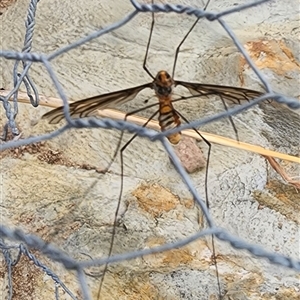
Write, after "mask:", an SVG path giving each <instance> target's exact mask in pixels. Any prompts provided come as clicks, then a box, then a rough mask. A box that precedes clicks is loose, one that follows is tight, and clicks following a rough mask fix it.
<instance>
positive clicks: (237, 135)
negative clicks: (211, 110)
mask: <svg viewBox="0 0 300 300" xmlns="http://www.w3.org/2000/svg"><path fill="white" fill-rule="evenodd" d="M219 97H220V98H221V100H222V103H223V105H224V108H225V109H226V110H228V108H227V105H226V102H225V101H224V99H223V97H222V95H219ZM228 118H229V121H230V123H231V125H232V128H233V131H234V133H235V137H236V140H237V141H238V142H239V141H240V140H239V134H238V131H237V129H236V127H235V125H234V122H233V118H232V116H229V117H228Z"/></svg>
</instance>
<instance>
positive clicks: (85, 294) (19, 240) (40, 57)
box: [0, 0, 300, 299]
mask: <svg viewBox="0 0 300 300" xmlns="http://www.w3.org/2000/svg"><path fill="white" fill-rule="evenodd" d="M130 2H131V4H132V12H131V13H129V14H128V15H126V16H125V17H124V18H122V19H121V20H118V21H116V22H115V23H113V24H111V25H108V26H107V27H104V28H102V29H100V30H97V31H95V32H93V33H91V34H89V35H87V36H86V37H84V38H82V39H79V40H77V41H75V42H73V43H70V44H68V45H67V46H65V47H61V48H60V49H59V50H56V51H55V52H53V53H50V54H47V55H46V54H38V53H34V52H31V49H32V43H33V41H34V28H35V15H36V11H37V8H38V5H42V2H41V3H39V1H37V0H35V1H34V0H32V1H30V5H29V7H28V13H27V19H26V22H25V26H26V33H25V38H24V47H23V48H22V50H21V51H12V50H1V52H0V57H2V58H4V59H6V60H15V61H16V62H15V65H14V68H13V82H14V87H13V88H12V89H11V91H10V93H9V94H8V95H6V96H5V97H2V96H1V98H0V99H1V102H2V104H3V108H4V111H5V114H6V118H7V121H6V122H4V130H3V136H2V138H3V140H6V138H7V135H8V133H10V132H11V133H12V134H13V136H18V135H19V133H20V132H19V129H18V126H17V125H16V121H17V120H18V90H19V88H20V86H21V84H22V83H24V86H25V87H26V90H27V94H28V97H29V99H30V102H31V104H32V105H33V106H34V107H37V106H38V105H39V94H38V89H37V87H36V86H35V84H34V79H33V78H31V77H30V68H31V66H32V65H33V64H35V63H42V64H43V66H44V67H45V68H46V70H47V72H48V74H49V76H50V78H51V80H52V82H53V84H54V86H55V88H56V89H57V92H58V94H59V96H60V98H61V99H62V100H63V103H64V112H65V118H66V121H67V124H66V125H64V126H62V127H61V128H59V129H57V130H53V131H52V132H50V133H48V134H43V135H39V136H34V137H29V138H26V139H17V140H14V141H7V142H5V143H2V144H1V151H3V150H6V149H10V148H15V147H19V146H24V145H28V144H31V143H37V142H42V141H46V140H49V139H52V138H54V137H56V136H59V135H61V134H62V133H63V132H66V131H68V130H70V129H71V128H77V129H78V128H104V129H116V130H119V131H127V132H130V133H134V134H137V135H138V136H141V137H145V138H147V139H149V140H150V141H159V142H160V143H161V145H162V146H163V148H164V150H165V152H166V153H167V154H168V155H169V157H170V158H171V160H172V162H173V164H174V167H175V169H176V171H177V172H178V174H179V175H180V177H181V179H182V182H184V184H185V185H186V186H187V188H188V190H189V192H190V193H191V194H192V197H193V199H194V201H195V202H196V203H197V205H198V206H199V207H200V208H201V211H202V212H203V215H204V217H205V220H206V222H207V224H208V226H209V229H203V230H200V231H199V232H197V233H195V234H192V235H190V236H188V237H187V238H184V239H181V240H180V241H177V242H173V243H168V244H164V245H162V246H159V247H153V248H150V249H144V250H139V251H130V252H128V253H124V254H118V255H113V256H111V257H106V258H100V259H96V258H95V259H87V260H80V261H79V260H77V259H74V258H71V257H70V256H69V255H68V254H67V253H65V251H63V250H62V249H59V248H58V247H56V246H54V245H52V244H49V243H47V242H46V241H43V240H42V239H40V238H39V237H38V236H37V235H34V234H26V233H24V232H23V231H22V230H20V229H12V228H10V227H9V226H6V225H1V227H0V232H1V234H0V236H1V239H0V249H1V251H2V256H3V261H4V262H5V265H4V268H5V269H4V271H0V274H1V275H3V277H4V275H5V276H6V278H7V287H8V289H7V295H5V297H7V298H8V299H13V295H16V294H14V293H16V292H15V289H16V288H17V283H16V282H14V280H13V276H12V272H13V270H14V268H15V266H16V265H17V264H20V261H21V260H22V258H23V257H27V259H28V260H29V261H31V262H32V263H33V264H34V265H35V266H36V267H37V268H40V269H41V271H42V272H44V273H45V274H47V275H48V276H50V277H51V279H52V280H53V285H54V288H53V294H54V295H53V298H56V299H59V298H60V293H59V290H63V291H64V292H65V293H66V294H67V295H69V297H70V298H71V299H77V297H76V296H75V293H74V292H72V291H71V290H70V289H69V288H68V284H66V283H64V281H63V280H61V279H60V276H59V275H57V274H55V272H54V271H53V270H52V269H51V267H49V266H47V263H46V262H43V263H42V262H41V261H40V260H39V259H37V258H36V256H35V255H34V254H33V253H35V252H38V253H39V254H43V255H44V256H45V257H47V258H48V259H50V260H51V261H52V262H55V263H60V264H62V266H63V267H64V268H65V269H66V270H67V271H68V272H71V271H72V272H75V274H76V277H77V280H78V287H79V290H80V293H81V297H82V298H83V299H92V295H91V292H90V288H89V286H88V283H87V279H86V274H85V270H86V269H87V268H90V267H93V266H103V265H105V264H107V263H113V262H120V261H127V260H130V259H134V258H138V257H144V256H145V255H148V254H154V253H159V252H162V251H167V250H172V249H178V248H179V247H183V246H185V245H188V244H189V243H191V242H193V241H196V240H198V239H200V238H203V237H204V236H209V235H214V236H215V237H216V238H217V239H219V240H221V241H225V242H226V243H228V244H230V245H231V246H232V247H234V248H235V249H242V250H247V251H249V252H250V253H251V254H253V255H255V256H256V257H260V258H265V259H267V260H268V261H269V262H270V263H272V264H277V265H281V266H285V267H287V268H291V269H293V270H296V271H300V261H299V260H298V261H297V260H296V259H292V258H290V257H288V256H284V255H281V254H278V253H275V252H271V251H268V250H266V249H264V248H262V247H260V246H257V245H255V244H252V243H249V242H246V241H244V240H242V239H240V238H237V237H236V236H234V235H231V234H230V233H228V231H227V230H225V229H223V228H219V227H218V226H216V225H215V222H214V220H213V218H212V216H211V214H210V212H209V211H208V209H207V207H206V205H205V203H204V201H203V198H202V197H201V196H200V194H199V193H198V192H197V189H196V187H195V185H194V183H193V182H192V180H191V178H190V177H189V176H188V174H187V173H186V171H185V170H184V168H183V167H182V166H181V163H180V161H179V160H178V158H177V157H176V155H175V154H174V150H173V148H172V147H171V146H170V144H169V143H168V142H167V141H166V139H165V137H166V136H168V135H170V133H174V132H179V131H181V130H183V129H186V128H194V127H199V126H203V125H205V124H208V123H210V122H214V121H216V120H220V119H222V118H224V117H228V116H231V115H236V114H238V113H241V112H243V111H245V110H247V109H248V108H250V107H252V106H255V105H257V104H258V103H260V102H262V101H263V100H265V99H273V100H274V101H276V102H278V103H282V104H285V105H287V106H288V107H290V108H291V109H297V108H299V107H300V104H299V101H298V100H297V99H293V98H290V97H287V96H285V95H282V94H279V93H275V92H274V91H273V90H272V88H271V86H270V84H269V83H268V81H267V80H266V79H265V78H264V77H263V75H262V74H261V72H260V71H259V69H258V68H257V67H256V66H255V64H254V63H253V62H252V60H251V59H250V57H249V54H248V53H247V52H246V51H245V50H244V47H243V46H242V44H241V43H240V42H239V41H238V39H237V37H236V36H235V34H234V33H233V31H232V30H231V29H230V27H229V26H228V25H227V23H226V22H225V21H224V20H223V19H222V18H223V17H225V16H228V15H231V14H234V13H236V12H240V11H244V10H246V9H248V8H250V7H254V6H259V5H264V3H266V2H268V1H266V0H263V1H256V2H249V3H246V4H243V5H238V6H235V7H233V8H230V9H227V10H224V11H222V12H220V13H213V12H210V11H204V10H202V9H199V8H196V7H190V6H185V5H174V4H141V3H138V2H136V1H134V0H131V1H130ZM151 12H154V13H158V12H161V13H166V14H167V13H171V12H173V13H177V14H186V15H190V16H195V17H196V18H205V19H207V20H208V21H210V22H218V23H219V24H220V25H221V27H222V28H223V29H224V30H225V32H226V33H227V34H228V36H229V37H230V38H231V39H232V41H233V43H234V44H235V46H236V47H237V49H238V50H239V51H240V53H241V54H242V55H243V57H244V58H245V59H246V61H247V63H248V64H249V66H250V67H251V68H252V70H253V71H254V73H255V74H256V75H257V77H258V78H259V79H260V81H261V83H262V85H263V86H264V89H265V91H266V92H265V93H264V95H263V96H261V97H258V98H257V99H255V100H253V101H250V102H249V103H246V104H244V105H241V106H238V107H235V108H233V109H229V110H227V111H225V112H222V113H218V114H216V115H213V116H211V117H207V118H202V119H201V120H197V121H193V122H191V123H189V124H184V125H182V126H180V128H176V129H172V130H167V131H165V132H160V133H157V132H156V131H153V130H150V129H148V128H145V127H141V126H138V125H135V124H132V123H130V122H126V121H115V120H111V119H94V118H91V119H76V120H73V119H71V118H70V115H69V105H68V101H67V96H66V93H65V91H64V89H63V88H62V85H61V84H60V81H59V79H58V77H57V75H56V73H55V71H54V70H53V68H52V65H51V61H53V60H54V59H56V58H58V57H59V56H61V55H63V54H64V53H67V52H68V51H70V50H72V49H75V48H76V47H79V46H81V45H84V44H86V43H87V42H89V41H92V40H94V39H96V38H99V37H101V36H103V35H105V34H107V33H110V32H113V31H114V30H116V29H118V28H120V27H122V26H124V25H125V24H126V23H128V22H130V21H131V20H132V19H133V18H135V17H136V16H137V15H138V14H141V13H148V14H149V13H151ZM20 63H21V64H22V68H23V69H22V72H21V73H18V69H19V65H20ZM11 97H12V98H13V99H12V101H11V100H10V99H11ZM27 263H29V262H27ZM129 298H130V297H129Z"/></svg>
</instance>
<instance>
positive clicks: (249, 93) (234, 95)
mask: <svg viewBox="0 0 300 300" xmlns="http://www.w3.org/2000/svg"><path fill="white" fill-rule="evenodd" d="M175 85H176V86H177V85H181V86H183V87H185V88H187V89H188V90H189V92H190V93H191V94H192V95H194V96H197V95H198V96H210V95H218V96H220V97H222V98H223V99H225V100H227V101H229V102H231V103H233V104H241V103H242V101H249V100H251V99H254V98H257V97H259V96H261V95H263V93H261V92H257V91H253V90H248V89H244V88H239V87H232V86H222V85H214V84H202V83H192V82H185V81H175Z"/></svg>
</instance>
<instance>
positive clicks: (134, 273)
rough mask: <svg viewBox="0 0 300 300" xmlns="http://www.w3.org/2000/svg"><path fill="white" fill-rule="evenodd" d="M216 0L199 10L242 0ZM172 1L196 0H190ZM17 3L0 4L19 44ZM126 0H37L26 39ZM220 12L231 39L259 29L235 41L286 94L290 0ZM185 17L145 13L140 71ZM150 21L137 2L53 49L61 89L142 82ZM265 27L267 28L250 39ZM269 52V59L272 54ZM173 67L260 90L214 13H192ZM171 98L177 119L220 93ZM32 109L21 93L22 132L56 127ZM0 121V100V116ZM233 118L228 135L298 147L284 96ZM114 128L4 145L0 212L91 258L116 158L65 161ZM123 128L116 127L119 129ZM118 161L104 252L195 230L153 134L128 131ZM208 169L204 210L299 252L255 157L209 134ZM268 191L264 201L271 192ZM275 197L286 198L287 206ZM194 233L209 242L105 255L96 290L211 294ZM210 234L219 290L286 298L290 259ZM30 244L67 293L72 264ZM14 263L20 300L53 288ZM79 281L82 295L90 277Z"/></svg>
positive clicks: (63, 37)
mask: <svg viewBox="0 0 300 300" xmlns="http://www.w3.org/2000/svg"><path fill="white" fill-rule="evenodd" d="M215 2H216V3H214V1H212V3H211V10H214V11H217V10H223V9H224V8H225V7H231V6H232V5H233V4H234V3H240V2H241V1H239V2H237V1H219V2H217V1H215ZM181 3H183V2H181ZM185 3H189V4H191V5H195V4H198V1H195V0H194V1H185ZM27 6H28V1H23V0H20V1H17V3H16V4H15V5H13V6H12V7H10V8H9V9H8V10H7V11H5V12H4V14H3V15H2V16H1V17H0V18H1V21H2V28H3V32H4V33H5V34H4V35H3V37H2V40H1V48H3V49H15V50H20V49H21V47H22V44H23V36H24V19H25V16H26V10H27ZM130 11H132V7H131V5H130V3H129V1H109V2H108V1H98V2H97V4H95V2H94V1H88V0H86V1H72V4H70V3H68V2H61V1H46V0H43V1H41V2H40V3H39V4H38V11H37V16H36V28H35V36H34V43H33V49H34V51H36V52H44V53H51V52H53V51H55V50H56V49H59V48H60V47H62V46H65V45H67V44H68V43H70V42H73V41H75V40H77V39H79V38H80V37H83V36H85V35H86V34H87V33H90V32H92V31H93V30H96V29H99V28H101V27H104V26H106V25H108V24H111V23H112V22H115V21H117V20H120V19H121V18H122V17H123V16H125V15H126V14H127V13H128V12H130ZM225 20H226V21H228V23H229V25H230V26H231V28H232V29H233V30H234V32H235V33H236V34H237V35H238V37H239V40H240V41H241V42H243V43H244V44H245V43H247V42H252V41H259V43H257V44H255V46H256V47H253V44H247V45H248V49H249V52H250V54H251V56H252V57H253V59H254V60H255V61H256V63H258V64H259V66H260V68H261V69H262V73H263V74H264V75H265V76H266V77H267V78H268V80H269V82H270V83H271V84H272V86H273V87H274V89H275V90H277V91H280V92H281V93H286V94H288V95H290V96H298V95H299V94H300V92H299V87H298V81H299V74H300V72H299V71H300V70H299V63H298V60H299V57H297V55H299V52H298V47H299V38H298V34H299V32H298V31H299V29H297V28H299V27H297V26H298V24H299V3H298V2H297V1H291V2H289V5H286V2H285V1H276V2H275V1H273V2H270V3H267V4H264V5H262V6H260V7H257V8H252V9H250V10H248V11H243V12H240V13H236V14H234V15H231V16H227V17H226V18H225ZM193 21H194V18H192V17H188V16H186V15H175V14H168V15H164V14H159V15H157V23H156V26H155V31H154V34H153V43H152V44H151V49H150V56H149V60H148V63H147V64H148V66H149V68H150V70H151V72H153V73H156V72H157V71H159V70H160V69H167V70H171V69H172V63H173V59H174V51H175V48H176V46H177V44H178V43H179V42H180V40H181V38H182V37H183V36H184V34H185V33H186V31H187V30H188V28H189V27H190V26H191V24H192V22H193ZM149 27H150V14H140V15H138V16H137V17H136V18H135V19H134V20H132V21H131V22H129V23H128V24H127V25H125V26H124V27H122V28H120V29H118V30H117V31H115V32H113V33H110V34H108V35H105V36H103V37H101V38H98V39H96V40H94V41H92V42H90V43H88V44H86V45H84V46H82V47H79V48H77V49H74V50H72V51H70V52H68V53H66V54H64V55H62V56H60V57H59V58H58V59H57V60H55V61H53V68H54V69H55V72H56V74H57V76H58V78H59V80H60V83H61V84H62V86H63V88H64V91H65V93H66V94H67V95H68V97H70V99H72V100H77V99H81V98H83V97H87V96H92V95H96V94H98V93H103V92H109V91H113V90H117V89H121V88H127V87H131V86H135V85H137V84H142V83H145V82H148V81H150V80H151V79H150V78H149V76H148V75H147V74H146V73H145V72H144V71H143V69H142V62H143V57H144V53H145V47H146V44H147V39H148V34H149ZM264 39H266V40H267V41H266V42H261V41H263V40H264ZM269 46H270V47H269ZM268 47H269V48H268ZM286 49H289V50H290V52H291V54H292V56H291V55H288V54H287V53H288V52H287V51H286ZM273 61H276V62H277V65H274V64H272V63H271V62H273ZM0 64H1V69H2V70H3V72H2V73H1V77H0V86H1V87H2V86H3V87H4V88H6V89H8V88H11V87H12V78H11V72H12V66H13V62H12V61H7V60H3V59H1V60H0ZM283 66H287V68H286V69H284V68H283ZM283 70H284V71H283ZM30 74H31V76H32V78H33V80H34V82H35V84H36V85H37V87H38V90H39V92H40V93H41V94H45V95H47V96H57V92H56V90H55V88H54V86H53V84H52V83H51V81H50V79H49V76H48V75H47V72H46V71H45V68H44V67H43V66H41V65H34V66H33V67H32V68H31V71H30ZM175 78H176V79H182V80H185V81H193V82H206V83H218V84H224V85H226V84H232V85H237V86H241V84H242V83H244V85H243V86H244V87H248V88H254V89H260V84H259V80H258V79H257V78H256V77H255V76H254V73H253V71H252V70H250V69H249V68H248V67H247V66H246V65H245V64H244V61H243V59H242V58H241V57H240V55H239V54H238V51H237V50H236V48H235V46H234V45H233V43H232V41H231V40H230V39H229V37H228V36H227V34H226V33H225V32H224V31H223V30H222V28H221V27H220V25H219V24H217V23H209V22H206V21H202V22H201V23H199V24H198V26H197V27H196V28H195V30H194V32H193V33H192V35H191V37H189V39H188V40H187V41H186V43H185V44H184V46H183V52H182V53H181V54H180V56H179V60H178V63H177V70H176V76H175ZM177 93H180V91H179V92H177ZM147 95H148V94H147V93H141V95H140V96H139V97H137V99H136V100H134V101H132V102H131V103H128V104H126V105H125V106H124V107H123V108H126V109H127V110H131V109H134V108H136V107H141V106H142V104H143V100H144V99H145V98H146V96H147ZM152 101H155V99H153V100H152ZM176 108H178V109H179V110H180V111H181V112H182V113H184V115H185V116H186V117H187V118H188V119H190V120H195V119H199V118H201V117H203V116H207V115H209V114H212V113H215V112H216V111H219V110H221V109H222V105H221V104H217V102H209V101H203V100H201V101H197V100H193V101H190V102H188V103H186V102H185V103H178V105H176ZM44 112H46V109H45V108H42V107H39V108H37V109H34V108H32V107H30V106H25V105H20V113H19V115H18V119H17V122H18V125H19V128H20V130H21V131H22V132H23V134H24V136H25V137H26V136H29V135H33V134H34V135H37V134H42V133H45V132H50V131H52V130H53V129H54V128H55V127H53V126H50V125H48V124H46V123H45V122H38V121H39V119H40V117H41V115H42V114H43V113H44ZM144 115H147V116H148V115H149V114H146V113H144ZM3 120H4V117H3V110H2V111H1V124H3V122H2V121H3ZM234 120H235V124H236V126H237V128H238V133H239V138H240V140H241V141H246V142H251V143H254V144H259V145H262V146H266V147H269V148H271V149H275V150H280V151H283V152H287V153H290V154H294V155H297V154H299V141H298V138H297V136H298V137H299V115H297V113H296V112H291V111H290V110H288V109H285V108H283V107H280V108H279V109H278V107H276V105H275V107H274V106H270V105H262V106H261V107H260V108H258V107H256V108H254V109H252V110H250V111H248V112H245V113H243V114H242V115H239V116H238V117H236V118H235V119H234ZM201 130H204V131H210V132H214V133H217V134H221V135H225V136H230V137H232V138H234V132H233V130H232V128H231V125H230V124H229V122H228V121H220V122H218V123H215V124H212V125H207V126H205V128H201ZM118 137H119V133H118V132H113V131H111V130H89V129H80V130H76V131H75V130H72V131H70V132H67V133H64V134H63V135H61V136H59V137H57V138H56V139H53V140H51V141H47V143H46V144H45V145H43V146H41V147H40V148H37V150H36V151H33V150H32V148H30V149H29V150H30V151H29V150H28V148H25V149H24V150H23V152H24V155H20V154H19V153H16V152H12V151H11V152H9V153H8V152H5V154H4V155H3V156H2V158H1V174H2V178H3V187H4V188H3V192H2V195H1V208H2V209H1V223H3V224H5V225H7V226H18V227H20V228H23V229H24V230H25V231H27V232H31V233H35V234H37V235H39V236H41V237H42V238H43V239H45V240H47V241H49V242H53V243H55V244H56V245H58V246H59V247H60V248H62V249H64V250H65V251H67V252H68V253H70V255H72V256H74V257H76V258H78V259H86V258H87V257H86V256H85V255H83V254H82V253H86V254H88V255H90V256H92V257H100V256H102V255H107V253H108V248H109V242H110V238H111V232H112V230H111V226H112V224H113V219H114V213H115V208H116V205H117V200H118V195H119V191H120V176H119V173H120V163H119V162H120V160H119V158H118V159H117V161H116V163H114V164H113V166H112V168H111V171H110V172H109V173H106V174H104V175H100V174H97V173H95V171H93V170H92V171H89V170H85V169H82V168H78V167H72V165H75V166H78V165H79V166H82V165H83V164H88V165H90V166H94V167H100V168H103V167H105V166H106V165H107V164H108V162H109V160H110V158H111V157H112V155H113V152H114V149H115V147H116V145H117V141H118ZM129 138H130V135H128V134H126V135H125V140H127V139H129ZM198 145H199V146H201V147H202V148H203V150H204V153H206V151H207V147H206V146H205V145H204V144H203V143H198ZM28 152H31V153H28ZM32 152H36V153H32ZM15 157H17V158H15ZM49 157H50V158H51V159H54V158H55V159H57V161H58V163H59V165H56V164H54V165H53V164H48V163H47V162H45V160H46V161H49V160H50V158H49ZM46 158H47V159H46ZM41 159H43V160H44V161H41ZM285 167H286V169H287V170H289V171H290V172H292V175H294V176H299V167H298V166H294V165H291V164H287V165H285ZM124 172H125V177H124V190H123V195H122V204H121V209H120V215H121V216H120V218H119V219H120V224H119V226H118V228H117V234H116V237H115V246H114V253H123V252H126V251H131V250H134V249H143V248H146V247H151V246H157V245H161V244H163V243H165V242H170V241H176V240H178V239H180V238H183V237H187V236H189V235H190V234H192V233H194V232H196V231H197V230H199V222H198V221H199V220H198V213H197V209H196V208H195V207H194V205H193V201H192V199H191V196H190V194H189V191H188V190H187V188H186V187H185V185H184V184H183V182H182V180H181V178H180V177H179V175H178V174H177V173H176V172H175V170H174V168H173V166H172V165H171V163H170V161H169V159H168V157H167V154H166V153H165V151H164V150H163V148H162V146H161V145H160V144H159V143H151V142H150V141H148V140H147V139H141V138H137V139H136V140H135V141H134V142H133V143H132V144H131V145H130V146H129V147H128V149H127V150H126V152H125V158H124ZM204 177H205V171H204V170H201V171H198V172H196V173H194V174H192V175H191V178H192V180H193V182H194V184H195V186H196V187H197V189H198V191H199V193H200V194H201V195H204ZM208 182H209V200H210V205H211V213H212V215H213V217H214V220H215V222H216V223H217V224H218V225H219V226H222V227H224V228H226V229H227V230H228V231H229V232H231V233H232V234H236V235H238V236H240V237H241V238H243V239H245V240H247V241H249V242H253V243H257V244H260V245H262V246H263V247H264V248H266V249H268V250H270V251H274V252H278V253H282V254H285V255H289V256H291V257H294V258H299V223H300V220H299V217H297V216H299V213H298V214H297V212H299V194H297V192H296V191H295V190H294V189H293V188H290V187H288V186H287V185H286V184H285V183H283V182H282V180H281V179H280V178H279V176H277V175H276V174H274V171H272V170H270V168H269V167H268V166H267V164H266V162H265V160H264V159H263V158H262V157H260V156H258V155H254V154H251V153H247V152H241V151H238V150H233V149H229V148H225V147H221V146H215V145H214V146H213V148H212V155H211V163H210V167H209V179H208ZM270 198H272V201H274V202H270V201H269V200H268V199H270ZM282 203H284V205H282ZM287 207H292V211H295V212H296V214H292V213H291V212H290V211H289V210H288V209H287ZM207 242H208V244H210V239H207V240H199V241H197V242H195V243H193V244H191V245H189V246H187V247H185V248H184V249H176V250H175V249H174V250H173V251H170V252H167V253H162V254H158V255H155V256H151V257H144V258H140V259H137V260H135V261H128V262H124V263H122V264H115V265H112V266H111V267H110V269H109V270H110V271H109V272H108V273H107V275H106V280H105V283H104V288H103V291H102V298H101V299H217V295H218V290H217V285H216V276H215V269H214V266H213V265H212V261H211V251H210V249H211V247H210V246H209V247H207ZM216 246H217V254H218V267H219V273H220V280H221V285H222V293H223V295H225V294H226V296H225V297H227V299H261V298H264V299H274V297H275V298H276V297H277V298H278V299H297V295H299V291H300V286H299V275H297V274H295V272H293V271H290V270H287V269H285V268H283V267H279V266H273V265H270V264H269V263H268V262H267V261H265V260H258V259H256V258H254V257H252V256H249V255H248V254H247V253H245V252H244V251H237V250H234V249H232V248H231V247H229V246H228V245H227V244H225V243H221V242H219V241H216ZM35 255H37V256H38V257H39V258H40V259H41V260H43V261H44V262H46V263H47V264H48V265H49V266H50V267H51V269H52V270H54V271H55V272H56V273H57V274H58V275H59V276H60V278H61V279H62V280H63V281H64V282H65V284H66V285H67V286H68V287H69V288H70V289H71V290H72V291H73V292H74V293H75V294H77V295H78V296H79V298H80V294H79V293H80V292H79V286H78V284H77V282H76V280H75V279H74V277H73V275H71V274H68V273H67V272H66V271H64V270H62V269H61V267H60V266H58V265H54V264H51V263H50V262H48V261H47V260H46V259H45V258H43V257H41V256H40V255H39V254H38V253H35ZM18 267H19V268H20V269H19V271H18V272H19V273H16V274H15V275H14V281H18V280H19V281H20V278H23V277H22V276H20V275H18V274H22V272H30V274H32V276H34V277H35V279H36V282H37V283H36V284H31V289H30V293H31V295H33V299H38V298H39V297H40V296H41V295H43V297H44V298H45V299H52V298H53V297H54V289H53V282H52V281H51V280H49V277H48V276H46V275H44V274H43V273H42V272H41V271H39V270H38V271H37V269H35V270H31V269H30V270H29V268H28V267H27V265H26V263H23V264H22V265H18ZM91 271H93V272H97V271H98V270H97V269H96V268H95V269H93V270H91ZM34 272H35V273H34ZM88 280H89V281H88V284H89V287H90V290H91V293H92V295H93V298H95V297H96V293H97V288H98V282H99V280H96V279H94V280H91V279H90V278H89V279H88ZM24 286H25V282H24ZM17 289H18V292H19V294H20V295H22V293H23V292H25V290H22V285H21V284H20V285H18V286H17ZM28 291H29V290H26V292H28ZM63 297H65V298H66V299H68V298H67V296H62V299H65V298H63ZM23 299H24V297H23Z"/></svg>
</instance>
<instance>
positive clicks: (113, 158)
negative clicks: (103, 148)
mask: <svg viewBox="0 0 300 300" xmlns="http://www.w3.org/2000/svg"><path fill="white" fill-rule="evenodd" d="M145 102H146V101H145ZM157 105H158V103H154V104H150V105H147V106H144V107H142V108H139V109H136V110H133V111H131V112H129V113H127V114H126V115H125V118H124V121H126V120H127V118H128V117H129V116H131V115H134V114H136V113H139V112H140V111H143V110H146V109H148V108H151V107H154V106H157ZM147 124H148V123H146V125H147ZM123 135H124V132H123V131H122V132H121V135H120V138H119V141H118V144H117V147H116V150H115V152H114V155H113V157H112V159H111V161H110V162H109V164H108V166H107V167H106V168H105V169H104V170H101V173H104V174H105V173H106V172H107V171H108V170H109V169H110V167H111V165H112V164H113V162H114V161H115V159H116V157H117V155H118V153H119V150H120V146H121V143H122V139H123Z"/></svg>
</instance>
